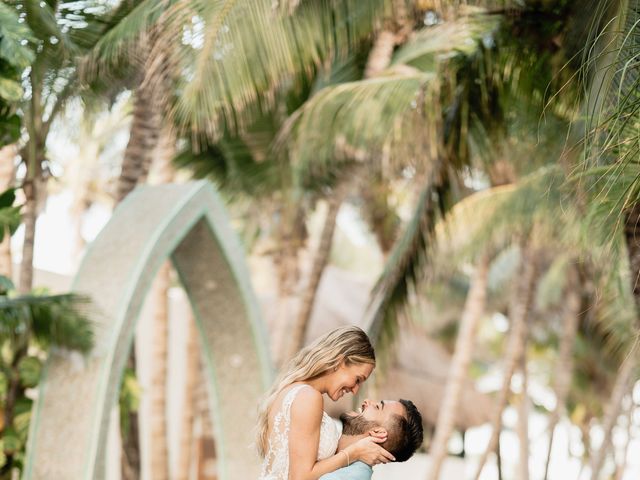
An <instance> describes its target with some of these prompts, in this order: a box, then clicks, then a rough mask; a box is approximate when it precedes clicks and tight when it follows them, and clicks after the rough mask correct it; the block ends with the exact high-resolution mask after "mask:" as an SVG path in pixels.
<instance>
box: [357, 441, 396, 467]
mask: <svg viewBox="0 0 640 480" xmlns="http://www.w3.org/2000/svg"><path fill="white" fill-rule="evenodd" d="M386 439H387V438H386V436H385V437H383V438H381V437H365V438H362V439H360V440H358V441H357V442H355V443H354V444H352V445H350V446H349V447H347V450H348V453H349V458H350V459H351V462H354V461H356V460H360V461H361V462H364V463H366V464H367V465H371V466H373V465H378V464H379V463H387V462H392V461H394V460H395V459H396V458H395V457H394V456H393V455H391V453H389V452H388V451H386V450H385V449H384V448H382V447H381V446H380V445H378V444H379V443H382V442H384V441H385V440H386Z"/></svg>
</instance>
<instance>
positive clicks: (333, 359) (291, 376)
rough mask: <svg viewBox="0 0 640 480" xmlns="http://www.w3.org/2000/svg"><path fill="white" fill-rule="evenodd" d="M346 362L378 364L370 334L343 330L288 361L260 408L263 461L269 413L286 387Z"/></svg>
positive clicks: (259, 420)
mask: <svg viewBox="0 0 640 480" xmlns="http://www.w3.org/2000/svg"><path fill="white" fill-rule="evenodd" d="M342 361H344V362H345V363H346V364H347V365H352V364H354V363H359V364H361V363H368V364H372V365H375V363H376V356H375V353H374V351H373V346H372V345H371V342H370V341H369V337H367V334H366V333H364V332H363V331H362V329H360V328H358V327H341V328H337V329H335V330H332V331H331V332H329V333H327V334H326V335H324V336H322V337H320V338H318V339H317V340H315V341H314V342H313V343H311V344H310V345H308V346H306V347H305V348H303V349H302V350H300V351H299V352H298V353H297V354H296V356H295V357H293V358H292V359H291V360H289V362H287V363H286V364H285V366H284V368H283V369H282V371H281V373H280V374H279V375H278V378H277V379H276V381H275V382H274V383H273V386H272V387H271V388H270V389H269V391H268V392H267V393H266V394H265V395H264V397H263V398H262V401H261V402H260V405H259V408H258V432H257V438H256V444H257V447H258V453H259V454H260V456H261V457H262V458H264V456H265V455H266V453H267V445H268V438H267V437H268V430H269V410H270V409H271V406H272V405H273V402H274V401H275V399H276V397H277V396H278V394H279V393H280V392H281V391H282V389H283V388H286V387H287V386H289V385H291V384H292V383H295V382H304V381H307V380H312V379H314V378H318V377H320V376H322V375H324V374H325V373H328V372H330V371H331V370H334V369H335V368H337V367H338V366H340V364H341V363H342Z"/></svg>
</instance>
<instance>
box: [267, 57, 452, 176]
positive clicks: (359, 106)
mask: <svg viewBox="0 0 640 480" xmlns="http://www.w3.org/2000/svg"><path fill="white" fill-rule="evenodd" d="M437 83H438V82H437V78H436V76H435V75H434V74H431V73H422V72H419V71H417V70H413V69H411V70H409V71H406V72H403V73H391V74H390V75H388V76H381V77H376V78H371V79H366V80H362V81H358V82H348V83H343V84H339V85H336V86H333V87H328V88H324V89H323V90H321V91H320V92H318V93H317V94H316V95H315V96H314V97H312V98H311V99H310V100H309V101H308V102H306V103H305V104H304V105H303V106H302V107H301V108H300V109H299V110H298V111H297V112H296V113H295V114H294V115H293V116H292V117H291V118H290V119H289V121H288V122H287V123H286V124H285V127H284V128H283V130H282V132H281V133H280V135H279V139H278V143H277V145H276V149H277V150H286V152H287V154H288V156H289V157H290V158H292V159H293V160H294V162H295V165H296V166H297V169H298V173H299V176H300V177H301V178H302V179H304V180H306V179H309V178H314V177H315V176H320V177H322V176H326V175H327V174H329V173H331V172H332V171H333V170H335V168H336V167H337V166H339V164H340V163H341V162H345V163H350V162H353V161H356V162H364V161H373V160H376V159H377V160H379V159H381V158H383V156H385V155H387V156H388V155H390V154H391V152H392V151H393V146H394V145H395V146H397V147H398V148H399V149H400V148H403V147H404V150H403V152H404V153H406V148H407V146H408V145H407V144H415V142H413V143H412V142H408V140H407V138H405V135H422V137H421V138H420V144H421V146H424V144H426V149H427V151H429V150H430V151H431V154H432V155H433V156H436V155H437V151H438V138H439V137H438V135H437V128H438V125H439V123H440V122H439V119H440V115H439V110H438V109H437V102H436V100H435V99H436V98H437V95H438V85H437ZM434 105H436V108H434ZM396 155H397V156H399V154H397V151H396ZM404 160H405V162H403V163H405V164H406V160H409V161H411V157H409V158H408V159H407V158H406V157H405V158H404Z"/></svg>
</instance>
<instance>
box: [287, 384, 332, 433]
mask: <svg viewBox="0 0 640 480" xmlns="http://www.w3.org/2000/svg"><path fill="white" fill-rule="evenodd" d="M323 406H324V405H323V402H322V394H321V393H320V392H319V391H318V390H316V389H315V388H313V387H308V388H301V389H300V391H298V393H297V394H296V397H295V398H294V400H293V404H292V405H291V420H292V421H293V422H295V421H296V419H297V420H304V421H305V423H307V422H309V423H310V424H316V423H317V424H318V425H319V424H320V422H321V420H322V409H323Z"/></svg>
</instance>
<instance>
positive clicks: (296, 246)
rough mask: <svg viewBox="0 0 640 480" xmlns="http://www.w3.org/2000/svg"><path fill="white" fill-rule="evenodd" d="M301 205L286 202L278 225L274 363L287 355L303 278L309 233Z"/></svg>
mask: <svg viewBox="0 0 640 480" xmlns="http://www.w3.org/2000/svg"><path fill="white" fill-rule="evenodd" d="M303 217H304V213H303V209H302V206H301V205H295V206H284V207H283V212H282V217H281V218H282V220H281V224H280V226H279V238H278V249H277V251H276V253H275V255H274V264H275V267H276V270H277V276H278V309H277V313H276V318H275V327H274V336H275V339H274V340H275V341H274V342H272V347H273V348H272V352H273V358H274V361H275V364H276V365H277V366H280V365H282V364H283V363H284V362H285V361H286V360H288V357H287V350H288V349H287V346H288V344H289V337H290V335H291V326H292V321H293V320H292V319H293V318H295V317H294V315H295V312H296V305H297V301H296V300H297V299H296V291H297V288H298V282H299V279H300V265H299V258H300V249H301V248H302V245H303V244H304V238H305V237H306V228H305V225H304V218H303Z"/></svg>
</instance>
